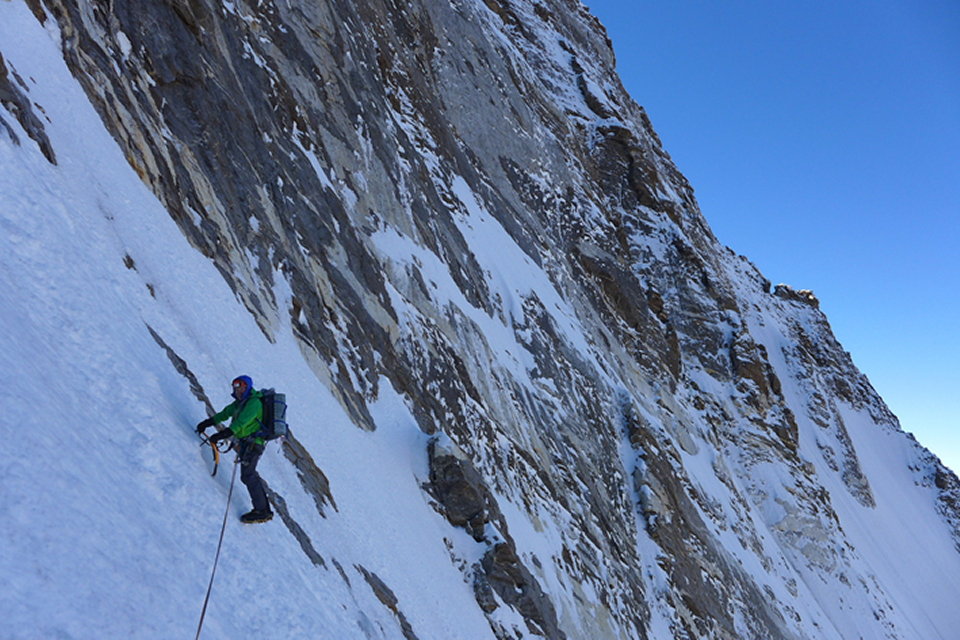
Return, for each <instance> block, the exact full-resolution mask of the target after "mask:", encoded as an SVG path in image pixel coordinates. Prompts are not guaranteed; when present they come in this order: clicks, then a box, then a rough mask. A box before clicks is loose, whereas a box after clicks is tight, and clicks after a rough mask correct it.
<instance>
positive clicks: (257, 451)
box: [240, 442, 270, 511]
mask: <svg viewBox="0 0 960 640" xmlns="http://www.w3.org/2000/svg"><path fill="white" fill-rule="evenodd" d="M261 455H263V445H262V444H256V443H254V442H243V443H241V444H240V482H242V483H243V484H245V485H247V491H249V492H250V501H251V502H253V508H254V509H256V510H257V511H269V510H270V505H269V504H268V503H267V491H266V490H265V489H264V488H263V479H262V478H260V474H259V473H257V463H258V462H260V456H261Z"/></svg>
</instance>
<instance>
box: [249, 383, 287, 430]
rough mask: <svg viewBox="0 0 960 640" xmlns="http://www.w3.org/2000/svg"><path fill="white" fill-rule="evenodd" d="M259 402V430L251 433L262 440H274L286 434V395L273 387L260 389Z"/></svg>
mask: <svg viewBox="0 0 960 640" xmlns="http://www.w3.org/2000/svg"><path fill="white" fill-rule="evenodd" d="M260 402H261V403H263V420H262V421H261V422H260V431H257V432H256V433H255V434H253V435H254V436H255V437H257V438H263V439H264V440H276V439H277V438H282V437H284V436H286V435H287V396H286V394H283V393H277V392H276V391H274V390H273V389H261V390H260Z"/></svg>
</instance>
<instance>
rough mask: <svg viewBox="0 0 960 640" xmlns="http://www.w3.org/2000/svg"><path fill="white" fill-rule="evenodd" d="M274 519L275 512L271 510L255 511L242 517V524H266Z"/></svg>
mask: <svg viewBox="0 0 960 640" xmlns="http://www.w3.org/2000/svg"><path fill="white" fill-rule="evenodd" d="M272 518H273V511H270V510H269V509H254V510H253V511H249V512H247V513H245V514H243V515H242V516H240V522H245V523H247V524H253V523H255V522H266V521H268V520H270V519H272Z"/></svg>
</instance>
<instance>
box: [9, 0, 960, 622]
mask: <svg viewBox="0 0 960 640" xmlns="http://www.w3.org/2000/svg"><path fill="white" fill-rule="evenodd" d="M651 28H656V25H651ZM0 56H2V57H0V104H2V106H3V107H4V108H3V109H0V168H2V172H0V225H2V230H3V233H2V234H0V235H2V237H0V265H2V271H0V277H2V283H3V286H2V288H0V299H2V308H3V311H2V312H0V322H2V329H3V331H2V332H0V333H2V335H0V353H2V355H3V361H4V363H5V366H4V367H3V373H2V376H3V378H2V385H0V386H2V388H3V394H4V395H3V398H4V406H6V407H8V410H7V412H6V415H7V419H5V420H4V421H3V434H4V439H5V440H6V441H7V442H8V445H13V446H9V447H8V448H7V453H5V454H4V455H3V466H2V473H0V477H2V480H0V482H2V483H3V486H4V492H3V493H4V499H3V500H2V501H0V513H3V514H4V515H5V516H6V517H5V518H4V520H5V526H4V527H3V529H2V531H3V533H2V534H0V535H2V543H3V547H4V549H5V551H4V553H3V554H0V558H2V560H0V568H2V573H3V574H4V576H5V578H6V581H7V582H8V587H5V588H4V589H3V590H2V594H0V610H3V611H4V612H5V621H4V623H3V632H2V633H0V635H2V636H3V637H12V638H33V637H63V638H87V637H157V638H166V637H173V636H182V635H188V634H189V633H192V632H193V630H194V629H195V625H196V624H197V616H198V615H199V610H200V605H201V602H202V599H203V594H204V591H205V589H206V581H207V579H208V576H209V569H210V563H211V562H212V556H213V551H214V548H215V543H216V534H217V532H218V525H219V519H220V514H222V509H223V502H224V500H226V496H227V493H228V486H229V474H230V472H231V471H232V469H231V468H230V467H231V466H232V465H230V464H225V465H224V468H225V470H224V469H222V470H221V472H220V474H219V475H218V476H217V477H216V478H214V480H212V481H211V479H210V478H209V475H208V474H207V470H206V468H205V467H204V465H203V462H202V460H201V456H200V455H198V454H197V452H196V451H197V447H196V445H197V441H196V438H195V436H194V435H193V433H192V427H193V425H194V424H195V423H196V422H197V421H199V420H200V419H202V418H203V417H205V416H206V415H207V413H208V412H210V411H212V409H214V408H216V409H219V408H221V407H222V406H223V405H225V404H226V403H227V402H228V401H229V397H228V391H229V389H228V384H229V380H230V379H231V378H232V377H233V376H234V375H237V374H239V373H249V374H250V375H252V376H253V377H254V380H255V382H256V383H257V384H258V386H273V387H277V388H278V389H280V390H283V391H285V392H286V393H287V396H288V401H289V402H290V414H289V418H290V421H291V424H292V429H293V436H292V437H291V438H290V439H289V440H288V441H287V442H286V443H284V444H283V445H282V446H281V445H277V444H271V445H270V448H269V449H268V453H267V455H266V456H265V459H264V462H263V463H262V464H261V473H262V475H263V476H264V477H265V479H266V481H267V483H268V484H269V485H270V497H271V501H272V503H273V505H274V508H275V510H276V511H277V512H278V514H279V515H280V517H278V518H277V519H275V520H274V521H273V522H271V523H269V524H266V525H257V526H252V527H245V528H242V529H241V528H240V526H239V525H238V524H236V523H235V522H233V521H231V523H230V524H228V531H227V535H226V539H225V542H224V558H223V560H222V561H221V566H220V568H219V573H218V574H217V581H216V583H215V584H214V592H213V601H212V605H211V608H210V610H209V611H208V614H207V620H206V623H205V624H206V626H205V627H204V637H225V638H226V637H264V638H265V637H276V638H299V637H330V638H406V639H407V640H409V639H411V638H419V639H420V640H429V639H440V640H443V639H453V638H457V639H460V638H463V639H472V638H497V639H501V640H502V639H506V638H521V637H524V638H528V637H530V636H543V637H546V638H551V639H556V638H569V639H573V638H583V639H601V638H651V639H654V638H656V639H660V638H691V639H692V638H717V639H727V638H749V639H760V638H764V639H766V638H789V639H801V638H811V639H812V638H830V639H844V640H846V639H850V638H890V639H904V640H905V639H916V640H931V639H934V638H942V639H947V638H954V637H956V635H955V634H956V629H958V628H960V609H957V607H956V600H957V596H958V595H960V551H958V550H960V484H958V481H957V478H956V477H955V476H954V475H953V474H952V473H951V472H949V471H948V470H947V469H946V468H945V467H943V465H941V464H940V462H939V461H938V460H937V459H936V458H935V457H934V456H933V455H932V454H930V453H929V452H928V451H926V450H925V449H923V448H922V447H920V446H919V445H918V444H917V443H916V442H915V441H914V440H913V438H912V437H911V436H909V435H908V434H906V433H904V432H903V431H901V429H900V427H899V425H898V423H897V420H896V418H895V417H894V416H893V415H892V414H891V413H890V412H889V411H888V409H887V408H886V406H885V405H884V403H883V401H882V400H881V399H880V398H879V397H878V396H877V394H876V393H875V392H874V390H873V389H872V387H871V386H870V384H869V382H868V381H867V380H866V378H865V377H864V376H863V375H862V374H861V373H860V372H859V371H858V370H857V369H856V368H855V366H854V365H853V363H852V361H851V359H850V356H849V354H847V353H846V352H845V351H844V350H843V349H842V347H841V346H840V345H839V344H838V343H837V341H836V340H835V338H834V337H833V335H832V333H831V330H830V327H829V324H828V322H827V319H826V317H825V316H824V315H823V314H822V312H821V311H820V310H819V308H818V303H817V300H816V298H815V297H814V296H813V294H811V293H810V292H806V291H795V290H793V289H791V288H789V287H786V286H783V285H781V286H778V287H776V288H773V289H772V288H771V286H770V283H769V282H768V281H767V280H766V279H765V278H764V277H763V276H762V275H761V274H760V273H759V272H758V271H757V270H756V268H755V267H754V266H753V265H751V264H750V263H749V262H748V261H747V260H746V259H745V258H743V257H740V256H737V255H736V254H735V253H733V252H732V251H730V250H729V249H726V248H724V247H723V246H721V245H720V244H719V243H718V242H717V240H716V239H715V238H714V236H713V235H712V234H711V232H710V230H709V228H708V226H707V223H706V222H705V220H704V218H703V216H702V215H701V213H700V211H699V209H698V207H697V204H696V201H695V199H694V196H693V191H692V189H691V187H690V185H689V184H688V183H687V182H686V180H685V179H684V178H683V176H682V175H681V174H680V173H679V172H678V171H677V169H676V167H675V166H674V165H673V163H672V162H671V160H670V158H669V156H668V155H667V154H666V152H665V151H664V150H663V149H662V147H661V145H660V142H659V140H658V138H657V136H656V134H655V133H654V131H653V129H652V128H651V125H650V123H649V121H648V119H647V117H646V115H645V114H644V112H643V110H642V109H641V108H640V107H639V106H638V105H637V104H636V103H635V102H634V101H633V100H632V99H631V98H630V96H628V95H627V94H626V93H625V92H624V90H623V88H622V86H621V84H620V82H619V80H618V79H617V77H616V74H615V72H614V56H613V53H612V49H611V46H610V43H609V41H608V40H607V39H606V35H605V32H604V29H603V27H602V26H601V25H600V24H599V23H598V22H597V20H596V19H595V18H594V17H593V16H591V15H590V14H589V12H588V10H587V9H586V8H584V7H583V5H581V4H580V2H578V1H577V0H537V1H528V0H484V1H483V2H481V1H479V0H449V1H446V0H445V1H432V2H412V3H398V2H393V1H391V0H385V1H376V0H372V1H369V2H362V3H355V2H343V1H339V0H331V1H328V2H307V1H304V0H276V2H271V1H269V0H267V1H264V2H244V1H242V0H240V1H236V2H223V3H219V2H208V1H206V0H193V1H187V0H168V1H167V2H149V3H124V2H121V3H112V2H111V3H107V2H100V1H98V0H90V1H80V2H77V3H71V2H61V1H59V0H44V1H43V2H40V1H39V0H27V1H26V2H25V3H24V2H23V1H22V0H13V2H4V3H0ZM744 188H749V187H748V186H745V187H744ZM798 250H800V251H802V247H798ZM244 494H245V492H244V491H243V488H242V487H241V486H240V485H239V483H238V485H237V489H236V491H235V492H234V494H233V503H232V505H233V506H232V507H231V508H232V510H233V511H236V512H238V513H239V512H240V511H241V510H245V509H246V496H245V495H244ZM233 511H231V513H232V512H233Z"/></svg>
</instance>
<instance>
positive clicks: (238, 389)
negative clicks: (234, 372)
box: [233, 380, 247, 400]
mask: <svg viewBox="0 0 960 640" xmlns="http://www.w3.org/2000/svg"><path fill="white" fill-rule="evenodd" d="M246 392H247V385H246V383H245V382H244V381H243V380H234V382H233V399H234V400H239V399H240V398H242V397H243V394H244V393H246Z"/></svg>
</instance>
